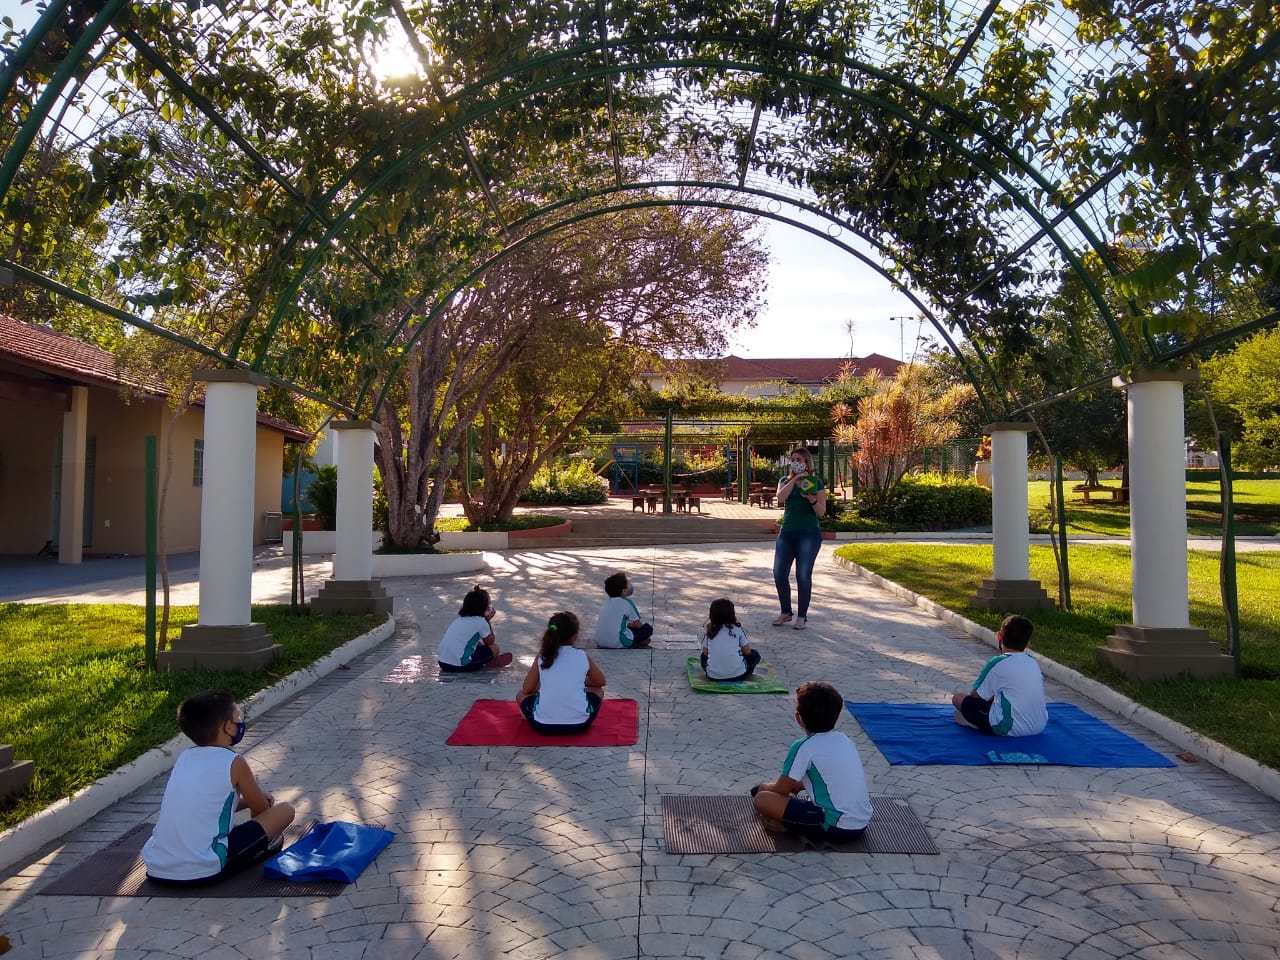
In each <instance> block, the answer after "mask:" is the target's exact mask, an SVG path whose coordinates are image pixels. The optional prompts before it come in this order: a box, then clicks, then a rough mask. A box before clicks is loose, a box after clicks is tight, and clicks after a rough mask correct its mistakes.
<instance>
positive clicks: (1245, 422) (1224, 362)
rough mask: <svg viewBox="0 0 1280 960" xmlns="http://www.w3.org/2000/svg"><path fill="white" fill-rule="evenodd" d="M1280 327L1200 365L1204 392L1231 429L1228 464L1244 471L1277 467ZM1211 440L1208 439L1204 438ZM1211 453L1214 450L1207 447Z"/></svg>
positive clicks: (1279, 453)
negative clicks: (1229, 459) (1230, 425)
mask: <svg viewBox="0 0 1280 960" xmlns="http://www.w3.org/2000/svg"><path fill="white" fill-rule="evenodd" d="M1277 358H1280V328H1276V329H1271V330H1262V331H1259V332H1258V333H1255V334H1254V335H1253V336H1251V337H1250V338H1249V339H1247V340H1245V341H1243V342H1241V343H1239V344H1237V345H1236V346H1235V347H1233V348H1232V349H1231V350H1229V351H1227V352H1224V353H1220V354H1218V355H1217V356H1214V357H1211V358H1210V359H1208V360H1206V361H1204V363H1203V364H1202V365H1201V367H1200V370H1201V374H1202V376H1203V379H1204V389H1205V391H1206V392H1207V393H1208V394H1209V396H1210V398H1211V399H1212V400H1213V403H1214V406H1215V407H1216V408H1218V416H1219V419H1223V418H1224V417H1225V418H1227V419H1228V423H1234V424H1236V425H1237V426H1236V429H1234V430H1232V431H1231V432H1232V434H1233V438H1232V444H1231V462H1232V465H1233V466H1239V467H1242V468H1244V469H1253V470H1262V469H1266V468H1276V467H1280V365H1278V364H1277V362H1276V361H1277ZM1204 439H1205V440H1206V441H1211V439H1212V438H1209V437H1206V438H1204ZM1210 449H1212V446H1211V447H1210Z"/></svg>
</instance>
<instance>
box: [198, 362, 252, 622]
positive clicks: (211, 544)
mask: <svg viewBox="0 0 1280 960" xmlns="http://www.w3.org/2000/svg"><path fill="white" fill-rule="evenodd" d="M197 379H199V380H204V381H206V387H205V398H204V485H203V487H202V488H201V491H200V625H201V626H236V625H242V624H247V623H249V622H250V600H251V597H252V585H253V584H252V581H253V509H254V506H253V503H254V498H253V488H254V452H255V450H256V448H257V417H256V414H257V409H258V387H259V386H260V385H261V383H262V382H263V380H262V378H261V377H260V376H259V375H256V374H251V373H249V372H247V371H242V370H205V371H202V372H200V373H198V374H197Z"/></svg>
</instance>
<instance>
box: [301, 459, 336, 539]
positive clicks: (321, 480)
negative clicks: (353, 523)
mask: <svg viewBox="0 0 1280 960" xmlns="http://www.w3.org/2000/svg"><path fill="white" fill-rule="evenodd" d="M307 500H309V501H310V503H311V505H312V506H313V507H315V509H316V519H317V520H319V521H320V529H322V530H334V529H336V528H337V525H338V468H337V467H334V466H325V467H320V468H319V469H318V470H317V471H316V478H315V479H314V480H312V481H311V483H310V484H309V485H308V486H307Z"/></svg>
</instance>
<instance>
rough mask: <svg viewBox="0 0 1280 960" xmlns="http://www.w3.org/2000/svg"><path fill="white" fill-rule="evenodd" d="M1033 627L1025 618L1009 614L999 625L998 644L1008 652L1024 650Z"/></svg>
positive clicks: (1029, 639) (1029, 640)
mask: <svg viewBox="0 0 1280 960" xmlns="http://www.w3.org/2000/svg"><path fill="white" fill-rule="evenodd" d="M1034 629H1035V627H1034V626H1033V625H1032V623H1031V621H1030V620H1028V619H1027V618H1026V617H1022V616H1019V615H1018V614H1016V613H1011V614H1009V616H1007V617H1005V618H1004V622H1003V623H1001V624H1000V642H1001V643H1003V644H1004V645H1005V646H1006V647H1008V648H1009V649H1010V650H1025V649H1027V644H1028V643H1030V642H1031V631H1032V630H1034Z"/></svg>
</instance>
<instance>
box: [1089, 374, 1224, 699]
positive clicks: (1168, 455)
mask: <svg viewBox="0 0 1280 960" xmlns="http://www.w3.org/2000/svg"><path fill="white" fill-rule="evenodd" d="M1194 379H1195V374H1194V372H1192V371H1190V370H1139V371H1136V372H1135V373H1134V374H1132V375H1131V376H1128V377H1117V378H1116V380H1115V381H1114V386H1116V387H1117V388H1118V389H1121V390H1124V391H1125V393H1126V396H1127V400H1128V413H1129V488H1130V495H1129V533H1130V541H1131V543H1132V548H1131V564H1132V569H1133V623H1132V624H1120V625H1118V626H1117V627H1116V633H1115V634H1113V635H1112V636H1109V637H1107V645H1106V646H1105V647H1098V648H1097V655H1098V660H1099V661H1100V662H1101V663H1104V664H1110V665H1111V666H1113V667H1115V668H1116V669H1117V670H1120V671H1121V672H1122V673H1124V674H1125V675H1126V676H1128V677H1129V678H1130V679H1132V680H1157V679H1160V678H1161V677H1168V676H1173V675H1176V674H1179V673H1190V674H1192V675H1193V676H1197V677H1216V676H1226V675H1230V674H1231V673H1232V672H1233V670H1234V662H1233V661H1232V659H1231V657H1229V656H1227V655H1225V654H1224V653H1223V652H1222V649H1221V648H1220V647H1219V646H1218V645H1217V644H1216V643H1214V642H1213V641H1212V640H1211V639H1210V638H1209V633H1208V631H1206V630H1200V629H1196V628H1193V627H1192V626H1191V620H1190V616H1189V604H1188V599H1187V484H1186V452H1185V450H1186V448H1185V437H1186V427H1185V423H1184V419H1183V398H1182V391H1183V387H1184V386H1185V385H1186V384H1187V383H1188V382H1190V381H1192V380H1194Z"/></svg>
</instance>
